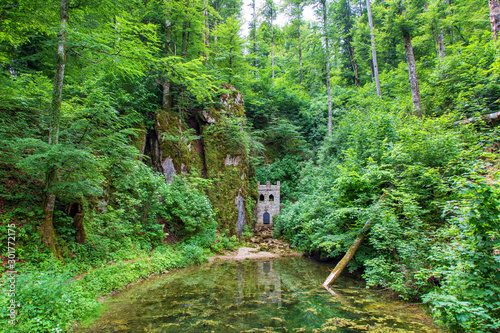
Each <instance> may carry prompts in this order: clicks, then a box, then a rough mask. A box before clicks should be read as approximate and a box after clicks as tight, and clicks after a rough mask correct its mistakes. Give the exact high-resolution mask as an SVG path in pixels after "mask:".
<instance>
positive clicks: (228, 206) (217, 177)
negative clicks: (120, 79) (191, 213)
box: [155, 85, 257, 235]
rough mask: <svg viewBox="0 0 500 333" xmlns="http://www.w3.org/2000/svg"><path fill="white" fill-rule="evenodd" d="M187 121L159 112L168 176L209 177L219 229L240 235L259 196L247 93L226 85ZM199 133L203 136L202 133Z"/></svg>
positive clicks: (162, 156)
mask: <svg viewBox="0 0 500 333" xmlns="http://www.w3.org/2000/svg"><path fill="white" fill-rule="evenodd" d="M188 117H189V118H188V119H183V118H181V116H179V115H178V114H176V113H173V112H168V111H164V110H162V111H158V112H157V113H156V119H155V132H156V133H157V136H158V142H159V150H160V151H159V152H158V155H159V156H160V159H161V167H162V169H163V172H164V173H165V175H166V177H167V180H169V179H171V177H172V176H173V175H174V174H184V173H188V174H193V173H195V174H197V175H203V176H204V177H205V178H207V179H209V180H211V181H212V182H211V185H210V187H209V188H208V190H207V194H208V196H209V198H210V201H211V203H212V206H213V207H214V211H215V214H216V220H217V222H218V228H219V230H222V231H226V230H227V231H229V233H230V234H231V235H236V234H241V231H242V229H243V225H244V224H247V225H249V224H250V225H252V226H253V209H254V206H255V202H256V200H255V199H256V198H257V188H256V184H255V182H254V181H250V177H252V176H253V174H254V170H252V168H251V165H250V159H249V149H248V142H249V136H248V133H247V132H246V131H245V129H244V126H245V124H246V117H245V112H244V105H243V97H242V95H241V93H240V92H238V91H237V90H236V89H235V88H233V87H231V86H229V85H224V86H223V90H222V93H221V94H220V96H219V100H218V101H217V103H216V104H215V105H213V106H211V107H209V108H207V109H205V110H191V112H189V113H188ZM200 134H201V137H202V138H201V139H200V138H199V136H198V135H200Z"/></svg>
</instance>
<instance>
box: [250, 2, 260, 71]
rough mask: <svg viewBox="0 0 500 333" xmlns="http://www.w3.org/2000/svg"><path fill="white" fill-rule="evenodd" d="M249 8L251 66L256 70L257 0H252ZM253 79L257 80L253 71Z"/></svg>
mask: <svg viewBox="0 0 500 333" xmlns="http://www.w3.org/2000/svg"><path fill="white" fill-rule="evenodd" d="M249 6H250V7H251V8H252V20H251V21H250V23H249V28H250V33H249V37H250V40H251V44H252V55H253V66H254V67H255V68H257V65H258V61H259V59H258V56H257V0H252V2H251V3H250V4H249ZM255 77H256V78H257V71H255Z"/></svg>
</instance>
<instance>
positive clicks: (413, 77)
mask: <svg viewBox="0 0 500 333" xmlns="http://www.w3.org/2000/svg"><path fill="white" fill-rule="evenodd" d="M403 37H404V40H405V52H406V61H407V63H408V75H409V80H410V87H411V97H412V101H413V108H414V114H415V115H416V116H417V117H419V118H421V117H422V106H421V99H420V88H419V87H418V77H417V66H416V64H415V56H414V55H413V46H412V45H411V37H410V34H409V33H403Z"/></svg>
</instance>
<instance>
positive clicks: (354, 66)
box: [346, 36, 361, 88]
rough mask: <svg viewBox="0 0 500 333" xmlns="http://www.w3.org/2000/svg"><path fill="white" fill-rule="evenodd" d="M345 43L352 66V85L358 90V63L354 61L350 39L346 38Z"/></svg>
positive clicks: (359, 85)
mask: <svg viewBox="0 0 500 333" xmlns="http://www.w3.org/2000/svg"><path fill="white" fill-rule="evenodd" d="M346 42H347V48H348V50H349V58H351V66H352V72H353V73H354V83H355V84H356V86H357V87H358V88H361V83H360V82H359V71H358V63H357V62H356V59H355V58H354V48H353V47H352V38H351V36H348V37H347V38H346Z"/></svg>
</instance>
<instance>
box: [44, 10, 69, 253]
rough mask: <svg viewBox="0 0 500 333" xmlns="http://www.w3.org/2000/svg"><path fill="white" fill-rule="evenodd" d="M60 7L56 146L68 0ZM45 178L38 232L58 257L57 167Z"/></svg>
mask: <svg viewBox="0 0 500 333" xmlns="http://www.w3.org/2000/svg"><path fill="white" fill-rule="evenodd" d="M60 8H61V12H60V23H59V26H60V30H59V34H58V39H59V41H58V44H57V59H56V71H55V77H54V87H53V91H52V103H51V108H50V126H49V145H51V146H56V145H57V144H58V143H59V123H60V120H61V101H62V88H63V82H64V67H65V65H66V34H67V27H68V20H69V0H61V7H60ZM45 179H46V183H45V198H44V202H43V215H44V217H43V221H42V224H41V225H40V233H41V235H42V242H43V243H44V244H45V245H46V246H47V247H48V248H49V249H50V252H52V254H53V255H54V256H55V257H57V258H59V257H60V256H61V254H60V249H59V246H58V244H57V239H56V232H55V230H54V223H53V222H54V221H53V220H54V205H55V202H56V195H55V194H54V193H53V192H51V187H52V185H53V184H54V183H55V182H56V181H57V168H56V167H55V166H54V165H51V166H49V168H48V170H47V174H46V177H45Z"/></svg>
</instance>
